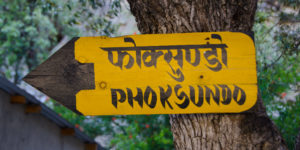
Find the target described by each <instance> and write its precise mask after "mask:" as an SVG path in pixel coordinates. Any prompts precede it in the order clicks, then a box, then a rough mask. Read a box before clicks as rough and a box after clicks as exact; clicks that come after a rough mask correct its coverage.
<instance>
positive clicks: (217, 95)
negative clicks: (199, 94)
mask: <svg viewBox="0 0 300 150" xmlns="http://www.w3.org/2000/svg"><path fill="white" fill-rule="evenodd" d="M214 87H215V90H216V92H215V94H214V93H213V91H212V90H211V89H210V88H209V87H207V86H205V90H206V92H205V98H206V101H207V103H208V104H210V95H212V98H213V100H214V101H215V102H216V103H217V104H218V105H219V103H220V91H219V89H218V87H217V86H215V85H214Z"/></svg>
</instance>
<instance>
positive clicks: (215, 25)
mask: <svg viewBox="0 0 300 150" xmlns="http://www.w3.org/2000/svg"><path fill="white" fill-rule="evenodd" d="M128 2H129V4H130V8H131V12H132V13H133V15H134V16H135V17H136V21H137V25H138V28H139V30H140V32H141V33H143V34H146V33H147V34H151V33H152V34H153V33H182V32H210V31H244V32H245V31H251V29H252V26H253V22H254V15H255V11H256V5H257V1H256V0H219V1H217V0H161V1H156V0H128ZM170 123H171V126H172V132H173V137H174V145H175V148H176V149H180V150H181V149H195V150H200V149H272V150H273V149H286V146H285V143H284V140H283V139H282V137H281V136H280V134H279V132H278V130H277V129H276V127H275V126H274V124H273V122H272V121H271V120H270V119H269V117H268V116H267V115H266V112H265V108H264V107H263V105H262V100H261V98H260V96H259V95H258V102H257V104H256V105H255V106H254V107H253V108H252V109H251V110H249V111H247V112H244V113H241V114H190V115H170Z"/></svg>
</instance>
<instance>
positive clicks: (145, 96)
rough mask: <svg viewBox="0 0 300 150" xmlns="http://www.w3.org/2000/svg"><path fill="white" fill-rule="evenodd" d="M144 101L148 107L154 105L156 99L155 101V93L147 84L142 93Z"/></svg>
mask: <svg viewBox="0 0 300 150" xmlns="http://www.w3.org/2000/svg"><path fill="white" fill-rule="evenodd" d="M150 93H151V95H152V98H151V103H150V104H149V96H150ZM144 101H145V103H146V104H147V105H148V106H149V107H150V108H154V107H155V105H156V101H157V97H156V93H155V91H154V90H152V89H151V88H150V87H149V86H147V88H146V91H145V94H144Z"/></svg>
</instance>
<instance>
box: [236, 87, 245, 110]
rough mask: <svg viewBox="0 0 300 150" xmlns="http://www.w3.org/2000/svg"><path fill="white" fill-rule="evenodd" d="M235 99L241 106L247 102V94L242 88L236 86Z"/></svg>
mask: <svg viewBox="0 0 300 150" xmlns="http://www.w3.org/2000/svg"><path fill="white" fill-rule="evenodd" d="M239 93H241V97H240V99H239V100H238V95H239ZM233 99H234V100H235V101H236V102H237V103H238V104H239V105H243V104H244V103H245V101H246V93H245V91H244V90H243V89H241V88H240V87H238V86H236V85H234V91H233Z"/></svg>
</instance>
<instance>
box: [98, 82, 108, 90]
mask: <svg viewBox="0 0 300 150" xmlns="http://www.w3.org/2000/svg"><path fill="white" fill-rule="evenodd" d="M99 87H100V89H103V90H104V89H106V87H107V83H106V82H104V81H101V82H100V83H99Z"/></svg>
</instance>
